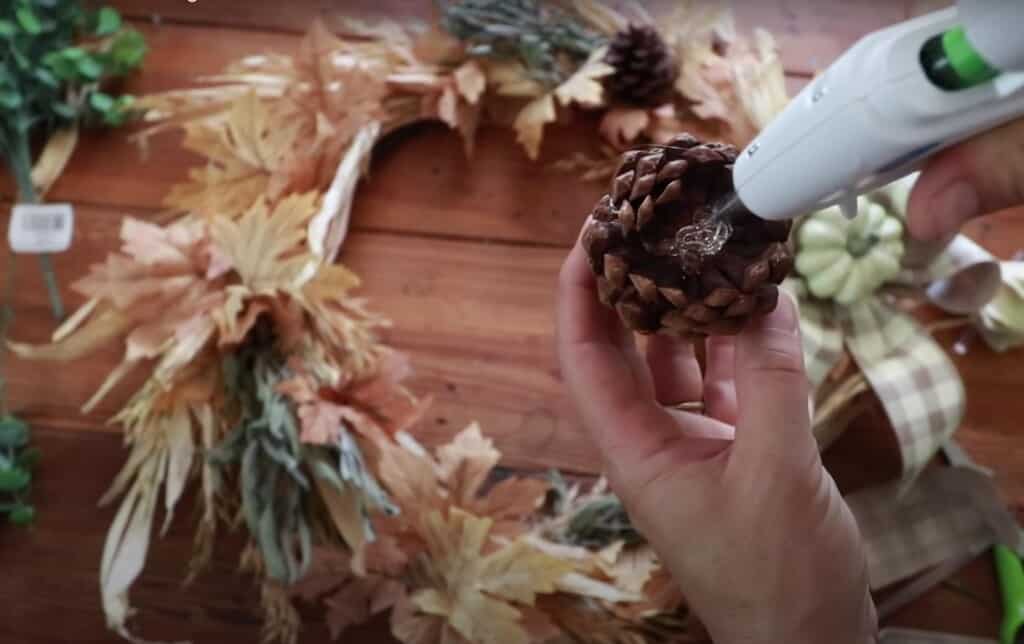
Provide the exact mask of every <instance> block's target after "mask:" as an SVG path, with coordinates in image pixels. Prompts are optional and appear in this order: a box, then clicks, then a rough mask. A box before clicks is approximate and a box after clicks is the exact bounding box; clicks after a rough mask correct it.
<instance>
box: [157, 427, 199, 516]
mask: <svg viewBox="0 0 1024 644" xmlns="http://www.w3.org/2000/svg"><path fill="white" fill-rule="evenodd" d="M163 422H164V428H163V433H164V435H165V436H166V437H167V451H168V462H167V480H166V483H165V484H164V486H165V487H164V497H165V503H164V525H163V529H162V530H161V533H160V534H161V536H165V535H166V534H167V530H168V529H169V528H170V527H171V521H172V520H173V519H174V508H175V506H177V504H178V500H179V499H181V494H182V492H184V491H185V483H186V482H188V475H189V473H190V472H191V469H192V457H193V455H194V454H195V443H194V441H193V439H192V419H191V417H190V415H189V411H188V409H187V408H186V407H178V408H177V409H175V410H174V411H173V412H172V413H171V414H170V415H169V416H167V417H166V418H165V419H164V421H163Z"/></svg>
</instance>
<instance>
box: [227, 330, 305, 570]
mask: <svg viewBox="0 0 1024 644" xmlns="http://www.w3.org/2000/svg"><path fill="white" fill-rule="evenodd" d="M265 329H266V327H265V326H264V325H262V324H261V325H258V326H257V328H256V329H255V330H254V332H253V334H254V336H255V337H251V338H250V339H249V341H248V342H247V343H246V345H245V346H244V347H243V348H242V349H241V350H240V351H239V353H238V354H237V355H233V356H230V357H228V358H227V359H226V360H225V362H224V366H223V375H224V381H225V385H226V387H227V390H228V391H229V392H231V394H232V395H233V397H234V398H235V401H236V403H237V404H238V407H239V412H240V418H239V422H238V425H237V426H236V428H235V429H234V431H232V432H231V433H230V434H229V435H228V436H227V438H226V439H225V440H224V442H223V443H222V444H221V445H220V446H218V447H217V449H216V450H214V451H213V452H212V453H211V454H210V455H209V458H210V459H211V461H212V462H213V463H214V464H216V465H218V466H221V467H222V468H223V467H226V466H228V465H232V464H237V465H239V485H240V487H241V499H242V516H244V518H245V523H246V525H247V527H248V528H249V534H250V535H251V536H252V538H253V539H254V541H255V542H256V544H257V546H259V550H260V555H261V556H262V559H263V563H264V565H265V566H266V570H267V575H268V576H269V577H270V578H272V579H275V580H277V581H280V582H284V583H293V582H295V581H296V580H298V579H299V578H301V577H302V575H303V574H304V573H305V571H306V569H307V568H308V567H309V564H310V562H311V558H312V535H311V532H310V527H309V524H308V523H307V521H306V518H305V517H306V512H304V511H303V504H304V503H305V502H306V496H307V494H308V492H309V490H310V482H309V479H308V477H307V476H306V474H305V473H304V472H303V468H302V460H303V447H302V443H301V442H300V441H299V430H298V426H297V423H296V420H295V416H294V414H293V412H292V409H291V408H290V407H289V405H288V403H287V402H286V401H285V399H284V396H282V395H281V394H280V393H278V391H277V387H278V385H279V384H280V383H281V382H282V380H284V377H285V373H284V365H283V364H282V363H281V361H280V358H279V357H278V356H277V355H276V352H275V351H274V348H273V339H272V336H271V335H269V334H268V332H267V331H265ZM261 336H262V337H261Z"/></svg>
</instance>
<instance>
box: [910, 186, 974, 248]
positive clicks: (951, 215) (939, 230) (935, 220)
mask: <svg viewBox="0 0 1024 644" xmlns="http://www.w3.org/2000/svg"><path fill="white" fill-rule="evenodd" d="M980 208H981V203H980V200H979V199H978V192H977V191H976V190H975V189H974V186H972V185H971V184H969V183H967V182H966V181H957V182H955V183H951V184H950V185H948V186H946V187H945V188H943V189H942V190H940V191H939V193H938V194H936V195H935V196H934V197H932V198H931V201H930V202H929V211H930V212H929V213H927V215H926V217H927V219H926V225H925V230H924V231H923V232H924V239H925V240H926V241H927V240H935V239H938V238H940V237H942V236H943V235H946V234H949V233H951V232H955V231H957V230H959V229H960V225H961V224H963V222H964V221H966V220H968V219H970V218H971V217H975V216H977V215H978V214H979V213H978V211H979V209H980Z"/></svg>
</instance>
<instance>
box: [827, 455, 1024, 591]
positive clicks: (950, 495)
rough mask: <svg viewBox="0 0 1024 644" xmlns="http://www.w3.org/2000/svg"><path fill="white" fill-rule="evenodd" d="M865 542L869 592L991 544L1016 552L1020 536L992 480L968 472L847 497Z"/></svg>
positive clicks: (954, 470)
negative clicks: (870, 589)
mask: <svg viewBox="0 0 1024 644" xmlns="http://www.w3.org/2000/svg"><path fill="white" fill-rule="evenodd" d="M846 502H847V503H848V504H849V506H850V509H851V511H852V512H853V514H854V516H855V517H856V519H857V524H858V526H859V527H860V531H861V534H862V535H863V537H864V541H865V547H866V550H867V557H868V577H869V580H870V583H871V588H872V590H878V589H881V588H884V587H886V586H888V585H890V584H893V583H895V582H897V581H901V580H904V579H907V578H909V577H912V576H914V575H916V574H918V573H921V572H923V571H925V570H928V569H930V568H933V567H935V566H939V565H941V564H943V563H945V562H948V561H951V560H955V559H958V558H963V557H967V556H970V555H978V554H980V553H981V552H983V551H984V550H986V549H987V548H989V547H990V546H992V545H994V544H996V543H1003V544H1006V545H1008V546H1010V547H1011V548H1013V549H1017V550H1019V549H1020V545H1021V544H1020V540H1021V537H1020V531H1019V530H1018V527H1017V524H1016V521H1015V520H1014V518H1013V516H1012V515H1011V514H1010V513H1009V512H1008V511H1007V510H1006V508H1005V507H1004V505H1003V503H1002V502H1001V500H1000V498H999V494H998V491H997V489H996V487H995V484H994V483H993V481H992V479H991V478H990V477H988V476H986V475H985V474H984V473H982V472H980V471H978V470H977V469H976V468H972V467H943V468H936V469H932V470H929V471H927V472H925V473H924V474H923V475H922V476H921V477H920V478H919V479H918V481H917V483H916V485H914V486H913V487H911V488H909V489H902V485H901V483H900V482H899V481H895V482H892V483H889V484H886V485H882V486H878V487H874V488H869V489H866V490H861V491H859V492H855V493H854V494H851V495H849V496H847V497H846Z"/></svg>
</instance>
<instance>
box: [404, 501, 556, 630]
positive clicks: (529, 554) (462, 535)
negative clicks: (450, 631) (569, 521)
mask: <svg viewBox="0 0 1024 644" xmlns="http://www.w3.org/2000/svg"><path fill="white" fill-rule="evenodd" d="M491 525H492V522H491V521H490V520H488V519H481V518H477V517H474V516H472V515H470V514H467V513H465V512H463V511H461V510H459V509H457V508H452V509H451V510H449V512H448V517H447V518H445V517H444V516H443V515H442V514H441V513H440V512H436V511H435V512H433V513H431V514H430V515H428V516H427V517H426V518H425V520H424V522H423V524H422V531H423V532H422V536H423V539H424V541H425V542H426V544H427V551H428V553H429V555H430V557H429V559H428V560H427V561H428V564H427V565H428V566H429V568H430V569H431V571H432V573H433V574H431V575H430V578H431V579H435V580H437V581H438V582H439V585H436V586H434V587H430V588H424V589H422V590H420V591H419V592H417V593H416V594H415V595H414V596H413V597H412V601H413V603H414V604H415V605H416V606H417V607H418V608H419V609H420V610H421V611H423V612H425V613H428V614H433V615H437V616H439V617H444V618H445V619H447V620H448V623H449V624H451V626H452V627H453V628H454V629H455V630H456V631H458V632H459V634H461V635H462V636H463V637H465V638H466V639H467V640H469V641H471V642H483V643H486V644H510V643H512V644H525V643H527V642H529V639H530V638H529V635H528V633H527V631H526V629H525V627H524V623H523V622H522V619H521V618H522V613H521V611H520V610H519V608H517V604H518V605H523V606H531V605H533V603H534V601H535V600H536V597H537V595H538V594H541V593H551V592H554V590H555V588H556V586H557V583H558V581H559V580H560V579H561V578H562V577H564V576H565V575H566V574H567V573H569V572H570V571H571V570H572V569H573V568H574V565H573V564H572V563H570V562H565V561H562V560H559V559H556V558H553V557H551V556H549V555H547V554H545V553H543V552H541V551H539V550H536V549H534V548H533V547H531V546H530V545H529V544H528V543H526V542H525V541H517V542H514V543H512V544H510V545H507V546H504V547H502V548H500V549H498V550H496V551H494V552H492V553H491V554H488V555H484V554H483V552H484V550H485V548H486V547H487V542H488V535H489V533H490V530H491Z"/></svg>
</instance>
